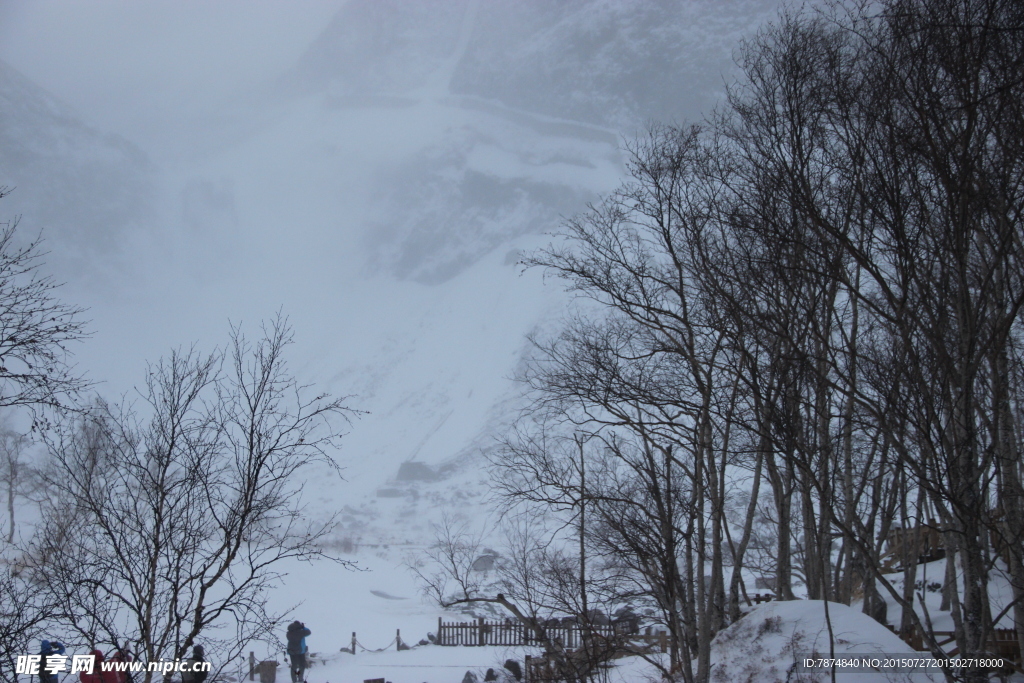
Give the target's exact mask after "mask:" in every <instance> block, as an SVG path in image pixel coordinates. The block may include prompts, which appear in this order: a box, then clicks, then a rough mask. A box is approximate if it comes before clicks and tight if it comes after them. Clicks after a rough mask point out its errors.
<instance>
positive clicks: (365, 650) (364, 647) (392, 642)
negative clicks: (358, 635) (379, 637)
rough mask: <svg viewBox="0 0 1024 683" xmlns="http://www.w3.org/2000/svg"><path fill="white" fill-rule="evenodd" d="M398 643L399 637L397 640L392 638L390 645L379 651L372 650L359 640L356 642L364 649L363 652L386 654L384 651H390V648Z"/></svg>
mask: <svg viewBox="0 0 1024 683" xmlns="http://www.w3.org/2000/svg"><path fill="white" fill-rule="evenodd" d="M396 642H398V638H397V637H396V638H392V639H391V642H390V643H388V644H387V645H385V646H384V647H382V648H379V649H377V650H371V649H370V648H368V647H366V646H365V645H363V644H362V643H360V642H359V641H358V640H357V641H356V645H358V646H359V647H361V648H363V652H384V650H386V649H388V648H389V647H391V646H392V645H394V644H395V643H396Z"/></svg>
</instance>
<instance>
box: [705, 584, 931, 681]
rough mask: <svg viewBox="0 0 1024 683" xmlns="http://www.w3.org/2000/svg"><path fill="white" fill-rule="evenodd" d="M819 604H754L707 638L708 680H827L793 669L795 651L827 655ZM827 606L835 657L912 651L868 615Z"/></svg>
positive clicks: (858, 676) (921, 677) (862, 676)
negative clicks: (755, 606)
mask: <svg viewBox="0 0 1024 683" xmlns="http://www.w3.org/2000/svg"><path fill="white" fill-rule="evenodd" d="M824 606H825V603H824V601H822V600H794V601H787V602H770V603H767V604H765V605H761V606H760V607H758V608H756V609H754V610H753V611H751V612H750V613H749V614H747V615H746V616H745V617H743V618H742V619H740V620H739V621H737V622H736V623H735V624H733V625H732V626H730V627H729V628H727V629H725V630H724V631H722V632H721V633H719V634H718V635H717V636H716V637H715V639H714V641H712V643H711V662H712V664H711V681H713V682H714V683H725V682H726V681H729V682H730V683H776V682H779V683H781V682H783V681H807V682H810V681H815V682H817V681H828V680H830V677H829V674H828V673H827V672H825V673H813V674H807V673H803V674H798V673H796V672H795V671H794V669H795V665H796V661H797V658H798V657H804V656H820V657H829V656H830V655H829V631H828V624H827V623H826V620H825V609H824ZM828 610H829V617H830V619H831V621H832V631H833V634H834V636H835V656H836V657H840V656H843V655H876V654H880V653H891V654H896V653H901V654H902V653H905V654H911V653H914V650H913V649H911V648H910V646H908V645H907V644H906V643H904V642H903V641H902V640H900V639H899V637H898V636H896V635H895V634H894V633H892V632H891V631H889V629H887V628H886V627H885V626H883V625H881V624H879V623H878V622H877V621H875V620H874V619H872V618H871V617H868V616H867V615H865V614H863V613H861V612H858V611H857V610H855V609H852V608H850V607H848V606H846V605H843V604H839V603H834V602H830V603H829V604H828ZM815 653H816V654H815ZM917 654H921V653H917ZM936 671H939V670H938V669H937V670H936ZM837 678H839V679H849V680H851V681H853V680H856V681H857V683H883V682H885V683H889V682H890V681H891V682H894V683H895V682H897V681H908V682H910V681H913V682H915V683H916V682H921V683H924V682H925V681H935V682H936V683H938V682H939V681H942V680H943V677H942V674H941V672H939V673H936V674H930V673H913V674H907V673H892V672H875V673H851V672H839V673H838V674H837Z"/></svg>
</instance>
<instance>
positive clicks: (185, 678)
mask: <svg viewBox="0 0 1024 683" xmlns="http://www.w3.org/2000/svg"><path fill="white" fill-rule="evenodd" d="M204 662H206V650H204V649H203V646H202V645H196V646H195V647H193V648H192V656H191V657H189V658H188V659H186V660H185V664H187V667H184V668H183V669H182V671H181V681H182V683H203V681H205V680H206V677H207V675H209V673H210V672H209V671H201V670H200V669H202V668H203V667H202V666H201V665H202V664H203V663H204Z"/></svg>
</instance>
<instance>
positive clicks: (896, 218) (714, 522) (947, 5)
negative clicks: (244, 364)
mask: <svg viewBox="0 0 1024 683" xmlns="http://www.w3.org/2000/svg"><path fill="white" fill-rule="evenodd" d="M738 59H739V65H740V67H741V68H742V72H743V73H742V77H741V79H740V80H739V81H738V82H737V83H736V84H735V85H733V86H732V87H731V88H730V91H729V94H728V98H727V100H726V101H725V102H724V103H723V104H722V106H721V107H720V108H719V109H718V110H717V111H715V112H714V113H713V114H709V115H708V116H707V117H706V118H705V119H704V120H703V121H701V122H700V123H697V124H693V125H685V126H666V125H653V126H651V127H650V130H649V131H648V133H647V134H646V135H643V136H641V137H639V138H638V139H636V140H635V141H634V142H632V143H631V144H630V145H629V147H628V152H629V163H628V168H629V175H630V178H629V180H628V181H627V182H626V183H625V184H623V185H622V187H621V188H620V189H619V190H618V191H617V192H615V193H613V194H611V195H610V196H607V197H606V198H605V199H604V200H603V201H602V202H601V203H599V204H597V205H596V206H594V207H592V209H591V210H590V211H588V212H586V213H584V214H581V215H578V216H576V217H575V218H573V219H572V220H570V221H568V222H567V223H566V225H565V227H564V230H563V232H562V234H561V239H560V241H558V242H555V243H554V244H553V245H552V246H551V247H549V248H548V249H545V250H542V251H540V252H537V253H534V254H533V255H532V256H531V257H530V258H528V260H527V263H528V264H529V265H531V266H534V267H538V268H542V269H544V270H546V271H547V272H548V273H551V274H554V275H557V276H559V277H560V278H562V279H563V281H564V282H565V284H566V286H567V287H569V288H570V289H571V290H572V291H574V292H576V293H577V294H578V296H579V298H580V304H579V306H578V308H577V309H576V312H575V313H574V314H573V315H572V316H570V318H569V320H568V322H567V324H566V325H565V327H564V328H563V329H562V330H561V331H560V332H558V333H555V334H551V335H541V336H538V337H536V338H534V339H533V342H534V351H533V355H532V360H531V361H530V362H529V363H528V364H527V367H526V368H525V369H524V370H523V371H522V373H521V377H520V379H521V380H522V381H523V382H524V383H525V384H526V385H527V386H528V388H529V391H530V395H531V397H532V399H533V403H532V404H531V407H530V409H529V410H528V411H526V413H525V417H524V418H522V419H521V420H520V421H519V422H518V424H517V428H516V429H515V430H514V431H513V432H512V433H511V434H510V435H509V437H508V439H507V440H506V443H505V447H504V448H503V449H501V451H500V452H499V454H498V455H496V456H495V457H494V458H493V465H494V468H495V473H496V475H497V478H498V485H499V487H500V489H501V491H502V493H503V494H504V496H505V500H506V502H507V503H508V505H509V506H510V508H511V509H514V510H531V511H533V512H536V511H538V510H539V511H541V512H542V514H543V515H544V516H547V517H549V518H554V519H558V520H560V524H561V525H562V526H561V531H560V535H561V536H562V537H563V538H564V539H565V541H567V542H565V543H563V545H562V546H561V549H559V550H555V549H553V547H552V546H550V545H547V544H545V543H542V542H541V540H542V539H543V538H545V536H544V534H543V533H539V532H538V531H537V530H536V529H533V528H531V527H529V526H528V525H527V526H519V527H516V528H515V530H514V531H513V532H512V534H511V539H512V540H511V541H510V544H511V546H512V547H515V548H518V549H519V550H520V551H521V552H519V553H517V554H516V556H515V558H514V559H512V560H509V562H508V563H507V565H506V566H505V567H504V568H503V570H502V573H501V576H502V578H501V580H500V582H499V584H500V586H499V587H498V589H499V590H501V594H500V595H498V597H497V598H495V597H494V594H493V593H491V592H489V591H490V590H491V589H492V588H493V587H490V586H483V585H481V584H480V582H479V580H478V579H477V578H476V575H474V574H472V573H469V572H467V571H461V570H460V569H459V567H461V566H462V564H460V559H459V558H462V557H464V558H469V557H471V556H472V555H473V554H472V553H468V554H467V553H466V550H465V549H466V547H467V546H466V540H465V538H464V536H463V535H460V534H459V533H458V530H457V529H455V528H449V529H447V530H446V534H445V535H444V536H443V537H442V538H441V539H440V541H439V543H438V545H437V546H436V547H435V550H434V555H435V558H434V559H435V560H436V561H437V566H438V567H443V566H447V567H448V570H446V571H444V570H442V571H438V572H436V573H433V574H431V573H430V572H429V571H425V572H423V579H424V582H425V584H426V585H427V587H428V589H429V590H431V591H433V593H434V594H435V595H436V596H437V598H438V599H439V600H440V601H441V602H442V603H443V604H460V603H480V602H492V603H495V602H496V603H498V604H501V605H505V606H506V608H508V609H510V610H511V609H512V607H515V612H516V613H517V616H518V617H520V618H521V619H522V620H524V622H525V624H526V625H527V626H529V627H531V628H537V629H541V628H542V626H543V623H544V621H545V620H546V619H548V618H549V617H550V616H552V615H554V616H555V617H558V616H559V615H569V616H571V617H572V618H574V619H581V620H583V623H587V620H589V619H592V618H593V616H594V615H604V614H611V613H613V612H615V611H617V610H621V609H623V608H624V606H630V607H633V608H638V607H643V608H646V609H653V610H654V613H656V614H657V619H658V621H660V622H661V623H662V624H664V626H665V627H667V631H668V634H669V650H670V653H671V656H670V663H669V664H668V665H667V666H666V667H665V672H664V673H665V674H666V675H673V676H679V677H680V678H681V680H685V681H688V682H689V681H701V682H703V681H707V680H708V677H709V674H710V666H711V663H712V662H711V661H710V652H711V649H710V645H711V641H712V638H713V637H714V635H715V634H716V633H718V632H719V631H721V630H722V629H724V628H725V627H726V626H727V625H729V624H730V623H732V622H734V621H735V620H737V619H738V618H739V617H740V616H741V611H740V606H741V604H745V603H746V602H747V600H746V598H747V595H748V592H752V590H751V589H752V588H753V587H752V586H748V585H746V582H745V581H744V576H745V575H746V576H747V577H749V576H751V575H756V576H759V577H762V578H763V580H764V581H765V582H766V583H767V584H768V585H769V586H770V588H771V589H772V590H773V591H774V593H775V595H776V597H777V598H778V599H781V600H790V599H793V598H794V596H795V595H805V596H806V597H807V598H811V599H823V600H828V601H836V602H841V603H846V604H850V603H860V604H861V605H862V607H863V610H864V612H866V613H867V614H869V615H870V616H873V617H874V618H876V619H877V620H879V621H881V622H882V623H887V622H891V623H893V624H895V625H896V627H897V628H898V629H899V630H900V631H901V632H902V633H904V634H910V633H912V632H915V633H920V634H923V644H924V645H925V646H926V647H927V648H928V649H930V650H931V651H932V652H933V653H935V654H936V655H937V656H939V655H941V652H942V651H941V650H940V648H939V647H938V644H937V641H936V639H935V637H934V631H933V628H932V623H931V619H935V618H938V617H940V616H942V615H940V614H931V615H929V614H928V613H927V612H926V611H924V610H923V609H922V605H923V604H924V602H925V599H924V596H923V593H924V592H925V587H924V586H923V584H922V581H921V578H920V576H919V574H918V569H919V567H920V563H922V562H924V561H927V560H935V559H937V558H942V557H945V558H946V563H945V566H946V568H947V571H946V575H945V576H944V577H939V578H938V580H937V581H938V584H937V585H938V588H939V589H940V590H941V592H942V607H941V611H942V612H944V613H947V614H948V615H950V616H951V618H952V623H953V625H954V628H955V640H956V646H957V647H958V648H959V652H960V653H981V652H986V651H989V650H990V645H991V642H992V637H993V630H994V629H995V628H996V626H997V624H999V623H1000V622H1002V623H1006V621H1007V620H1009V621H1012V622H1013V623H1014V624H1015V625H1016V628H1017V637H1018V639H1020V638H1021V637H1024V561H1022V559H1024V558H1022V552H1024V536H1022V535H1024V489H1022V485H1021V482H1022V474H1024V473H1022V459H1021V453H1022V447H1024V402H1022V401H1024V355H1022V351H1024V347H1022V343H1024V327H1022V322H1021V314H1020V313H1021V305H1022V304H1024V223H1022V211H1024V183H1022V174H1024V147H1022V144H1024V143H1022V141H1024V76H1022V74H1024V6H1022V5H1020V3H1013V2H1004V1H1001V0H976V1H975V0H933V1H929V2H910V1H904V0H889V1H886V2H877V3H843V4H839V3H836V4H830V5H828V6H826V7H825V8H824V9H820V10H807V9H803V10H797V9H794V10H791V11H788V12H785V13H783V14H782V15H781V16H780V17H779V19H778V20H777V21H775V22H773V23H772V24H770V25H767V26H765V27H764V28H763V29H762V30H761V32H760V33H759V34H758V35H757V37H755V38H753V39H752V40H749V41H748V42H746V43H744V44H743V46H742V48H741V50H740V52H739V57H738ZM531 534H532V539H533V540H532V541H529V540H525V539H529V538H530V537H531ZM573 539H575V540H573ZM894 572H901V573H902V576H901V577H899V578H897V577H894V576H893V573H894ZM997 580H998V581H1001V582H1003V585H1005V582H1006V581H1008V582H1009V584H1010V585H1011V587H1012V596H1011V597H1010V598H1009V599H1008V600H1003V601H1002V602H1001V603H1000V602H994V601H993V597H994V596H993V595H991V594H990V586H991V585H994V584H993V583H992V582H993V581H997ZM797 587H801V590H797ZM887 603H890V604H892V603H894V604H896V605H898V606H899V607H900V611H899V613H897V614H891V613H890V614H887V613H886V612H887V610H886V604H887ZM826 604H827V603H826ZM510 605H511V606H512V607H510ZM597 607H600V609H599V610H598V609H595V608H597ZM538 633H540V630H538ZM539 637H540V636H538V638H539ZM547 645H548V650H549V654H550V656H551V657H553V658H554V660H555V661H556V663H557V664H558V666H559V667H561V671H562V675H564V676H567V677H568V679H569V680H575V679H577V678H579V679H582V678H588V677H590V676H593V675H595V671H597V670H598V669H597V668H595V667H597V666H598V664H599V660H600V658H601V657H602V656H606V655H607V652H606V650H599V651H598V650H595V651H594V652H593V653H592V654H593V657H591V658H590V659H586V658H584V660H585V661H584V662H583V663H582V664H581V662H580V660H579V659H578V658H571V657H568V656H566V655H565V654H564V652H562V650H561V648H560V646H559V644H558V643H557V642H548V643H547ZM594 647H595V648H596V647H597V646H596V645H594ZM1018 647H1019V644H1018ZM1018 665H1019V664H1018ZM581 667H582V668H581ZM588 667H589V668H588ZM946 674H947V676H948V677H951V678H950V680H953V679H952V676H953V673H952V672H950V671H948V670H947V671H946ZM958 675H959V674H958ZM962 675H964V676H966V679H965V680H972V681H980V680H987V674H985V673H984V672H983V671H980V670H970V671H965V672H963V674H962Z"/></svg>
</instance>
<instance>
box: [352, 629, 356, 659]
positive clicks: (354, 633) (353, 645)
mask: <svg viewBox="0 0 1024 683" xmlns="http://www.w3.org/2000/svg"><path fill="white" fill-rule="evenodd" d="M355 653H356V632H355V631H352V654H355Z"/></svg>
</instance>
